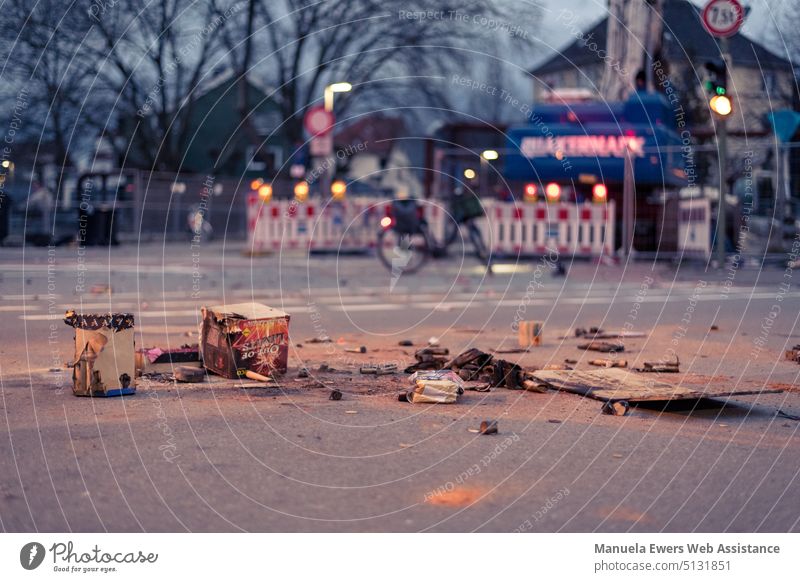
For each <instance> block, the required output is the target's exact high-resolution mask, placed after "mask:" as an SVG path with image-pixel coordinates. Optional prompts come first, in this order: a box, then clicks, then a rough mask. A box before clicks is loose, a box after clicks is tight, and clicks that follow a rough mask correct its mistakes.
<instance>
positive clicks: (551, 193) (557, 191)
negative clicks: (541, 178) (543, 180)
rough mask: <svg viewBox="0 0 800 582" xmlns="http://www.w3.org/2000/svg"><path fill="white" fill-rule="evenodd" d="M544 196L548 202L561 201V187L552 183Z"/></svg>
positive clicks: (546, 187) (547, 187)
mask: <svg viewBox="0 0 800 582" xmlns="http://www.w3.org/2000/svg"><path fill="white" fill-rule="evenodd" d="M544 195H545V196H546V197H547V201H548V202H558V201H559V200H560V199H561V186H559V185H558V184H556V183H555V182H550V183H549V184H548V185H547V186H545V189H544Z"/></svg>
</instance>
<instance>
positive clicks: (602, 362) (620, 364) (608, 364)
mask: <svg viewBox="0 0 800 582" xmlns="http://www.w3.org/2000/svg"><path fill="white" fill-rule="evenodd" d="M589 365H590V366H599V367H601V368H627V367H628V360H610V359H605V358H599V359H596V360H589Z"/></svg>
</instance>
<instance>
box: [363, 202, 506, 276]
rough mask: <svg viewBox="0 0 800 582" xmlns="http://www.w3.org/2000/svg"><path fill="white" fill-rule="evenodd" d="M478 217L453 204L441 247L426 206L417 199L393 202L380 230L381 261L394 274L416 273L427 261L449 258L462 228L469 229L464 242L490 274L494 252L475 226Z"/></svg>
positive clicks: (378, 246) (378, 244)
mask: <svg viewBox="0 0 800 582" xmlns="http://www.w3.org/2000/svg"><path fill="white" fill-rule="evenodd" d="M453 210H455V212H454V211H453ZM480 215H481V216H482V211H481V214H480ZM477 218H478V216H477V215H476V213H466V214H465V213H463V212H461V211H459V210H458V208H456V207H455V205H451V211H450V212H449V213H448V215H447V222H446V223H445V234H444V241H443V242H442V243H441V244H440V243H439V242H438V241H437V240H436V238H435V237H434V235H433V233H432V232H431V230H430V227H429V225H428V222H427V220H426V219H425V216H424V214H423V207H422V206H421V205H420V204H419V203H418V201H417V200H416V199H413V198H409V199H397V200H392V202H391V205H390V207H389V213H388V214H387V216H385V217H384V218H383V219H381V228H380V229H379V230H378V240H377V255H378V258H379V259H380V261H381V263H382V264H383V265H384V266H385V267H386V268H387V269H389V270H390V271H391V272H392V273H393V274H396V275H400V274H413V273H416V272H417V271H419V270H420V269H421V268H422V267H423V266H424V265H425V263H427V262H428V259H430V258H434V259H440V258H444V257H446V256H447V250H448V248H449V247H450V246H451V245H452V244H453V243H454V242H455V241H456V239H457V238H458V235H459V234H460V233H461V230H462V228H466V231H467V236H466V238H464V237H462V240H468V241H469V242H470V243H471V244H472V247H473V249H474V251H475V255H476V256H477V258H478V260H479V261H480V262H481V263H482V264H483V265H485V266H486V269H487V272H488V273H489V274H490V275H491V274H492V266H491V251H490V250H489V248H488V247H487V245H486V243H485V242H484V240H483V236H482V234H481V231H480V229H479V228H478V225H477V224H476V220H477Z"/></svg>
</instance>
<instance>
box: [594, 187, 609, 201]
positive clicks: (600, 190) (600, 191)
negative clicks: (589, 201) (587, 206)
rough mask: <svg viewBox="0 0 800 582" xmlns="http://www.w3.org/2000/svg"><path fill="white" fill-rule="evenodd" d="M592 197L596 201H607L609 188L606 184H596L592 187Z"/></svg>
mask: <svg viewBox="0 0 800 582" xmlns="http://www.w3.org/2000/svg"><path fill="white" fill-rule="evenodd" d="M592 198H593V199H594V201H595V202H605V201H606V200H607V199H608V188H606V185H605V184H595V185H594V187H593V188H592Z"/></svg>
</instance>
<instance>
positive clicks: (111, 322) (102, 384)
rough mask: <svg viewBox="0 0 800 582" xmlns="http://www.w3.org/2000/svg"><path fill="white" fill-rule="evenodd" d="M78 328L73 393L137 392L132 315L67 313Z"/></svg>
mask: <svg viewBox="0 0 800 582" xmlns="http://www.w3.org/2000/svg"><path fill="white" fill-rule="evenodd" d="M64 323H66V324H67V325H69V326H71V327H73V328H75V359H74V361H73V366H72V392H73V394H75V395H76V396H121V395H124V394H134V393H135V392H136V385H135V376H136V363H135V357H134V335H133V334H134V330H133V314H131V313H109V314H79V313H75V312H74V311H67V314H66V316H65V318H64Z"/></svg>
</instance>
